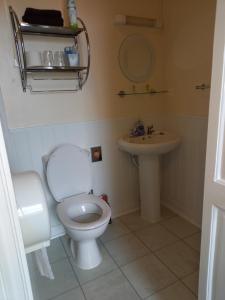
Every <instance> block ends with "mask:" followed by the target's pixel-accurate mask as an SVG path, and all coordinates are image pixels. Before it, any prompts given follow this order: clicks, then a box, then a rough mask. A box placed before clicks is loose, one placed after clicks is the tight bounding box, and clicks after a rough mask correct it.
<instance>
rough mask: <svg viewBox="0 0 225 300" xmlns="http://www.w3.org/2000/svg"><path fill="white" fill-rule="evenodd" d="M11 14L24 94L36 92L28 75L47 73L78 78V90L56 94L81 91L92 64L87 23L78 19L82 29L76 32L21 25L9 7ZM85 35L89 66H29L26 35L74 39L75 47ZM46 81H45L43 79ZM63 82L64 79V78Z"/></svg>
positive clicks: (50, 27) (66, 28) (69, 29)
mask: <svg viewBox="0 0 225 300" xmlns="http://www.w3.org/2000/svg"><path fill="white" fill-rule="evenodd" d="M9 13H10V19H11V23H12V29H13V36H14V41H15V47H16V54H17V60H18V66H19V72H20V77H21V84H22V89H23V91H24V92H26V91H27V90H30V91H31V92H34V90H33V88H32V86H31V85H30V84H28V74H32V73H39V74H43V73H47V74H53V73H62V74H65V73H67V74H68V73H74V74H76V78H77V80H78V88H74V89H68V90H67V89H61V90H60V89H57V90H55V92H60V91H62V92H65V91H69V92H71V91H78V90H81V89H82V87H83V86H84V84H85V83H86V81H87V79H88V76H89V71H90V62H91V55H90V40H89V36H88V32H87V28H86V26H85V23H84V22H83V21H82V20H81V19H80V18H78V20H79V22H80V24H81V27H80V28H77V29H76V30H73V29H71V28H68V27H56V26H42V25H31V24H27V23H20V22H19V19H18V16H17V14H16V13H15V11H14V10H13V8H12V7H11V6H10V7H9ZM82 33H84V35H85V40H86V44H87V65H86V66H76V67H72V66H63V67H59V66H51V67H46V66H32V67H30V66H27V61H26V54H25V51H26V50H25V42H24V38H23V37H24V36H25V35H32V36H49V37H57V38H61V37H62V38H70V39H73V41H74V44H75V46H76V45H77V44H78V40H77V37H78V35H79V34H82ZM43 80H44V79H43ZM62 80H64V78H63V77H62ZM38 92H41V93H43V92H54V90H52V89H51V90H43V91H38Z"/></svg>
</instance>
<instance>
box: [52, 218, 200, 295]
mask: <svg viewBox="0 0 225 300" xmlns="http://www.w3.org/2000/svg"><path fill="white" fill-rule="evenodd" d="M175 217H177V216H171V217H166V218H164V220H169V219H172V218H175ZM117 219H118V220H119V222H121V224H122V225H124V226H125V227H126V229H128V230H129V231H128V232H126V233H124V234H122V235H120V236H118V237H116V238H113V239H110V240H108V241H106V242H103V241H102V240H100V239H99V240H100V242H101V244H102V247H103V248H104V249H105V251H106V252H107V253H108V255H109V256H110V257H111V259H112V260H113V262H114V263H115V265H116V266H117V269H118V270H120V272H121V273H122V274H123V276H124V277H125V278H126V280H127V281H128V282H129V284H130V285H131V287H132V289H133V290H134V292H135V293H136V295H137V296H138V297H139V298H140V299H141V297H140V296H139V294H138V292H137V291H136V289H135V287H134V286H133V284H132V283H131V282H130V280H129V279H128V277H127V276H126V274H125V273H124V272H123V270H122V268H123V267H125V266H126V265H128V264H131V263H132V262H135V261H137V260H138V259H141V258H143V257H145V256H147V255H149V254H151V255H153V256H154V257H155V258H156V259H158V260H159V261H160V262H161V263H162V264H163V265H164V266H165V267H166V269H168V270H169V272H171V273H172V274H173V275H174V276H175V278H176V281H175V282H173V283H172V284H169V285H168V286H166V287H163V288H161V289H159V290H157V291H155V292H154V293H153V294H152V295H154V294H156V293H158V292H160V291H162V290H164V289H166V288H168V287H170V286H172V285H174V284H175V283H176V282H180V283H182V284H183V285H184V286H185V287H186V288H187V289H188V290H189V291H190V292H191V293H192V294H193V295H194V296H195V297H196V294H195V293H194V292H193V291H192V290H191V289H190V288H189V287H188V286H186V285H185V283H184V282H183V281H182V280H183V279H184V278H186V277H188V276H191V275H192V274H194V273H196V272H197V270H195V271H193V272H191V273H190V274H186V275H185V276H184V277H181V278H179V277H178V276H177V275H176V274H175V273H174V272H173V271H172V270H171V269H170V268H169V267H168V266H167V265H166V264H165V263H164V262H163V261H162V260H161V259H160V258H159V257H158V255H157V253H156V252H157V251H160V250H161V249H163V248H166V247H168V246H171V245H173V244H175V243H176V242H179V241H182V242H184V243H185V245H187V246H188V247H189V248H190V249H192V250H194V251H195V252H197V253H198V254H199V252H198V251H197V250H196V249H194V248H192V247H191V246H190V245H188V244H187V243H186V242H185V239H187V238H189V237H191V236H194V235H196V234H197V233H198V231H197V232H194V233H192V234H191V235H188V236H186V237H183V238H181V237H179V236H177V235H176V234H174V232H172V231H170V230H169V229H168V228H166V226H164V225H163V224H162V220H161V221H159V222H157V223H155V224H157V225H161V226H162V227H163V228H164V229H165V230H167V231H168V232H169V233H171V234H172V235H173V236H174V237H176V238H177V239H178V240H177V241H174V242H173V243H172V242H171V244H168V245H166V246H163V247H162V248H159V249H157V250H155V251H153V250H151V249H150V248H149V247H148V245H146V244H145V242H144V241H142V240H141V239H140V238H139V237H138V236H137V232H138V231H140V230H143V229H146V228H147V227H150V226H151V225H152V224H151V223H149V224H148V225H146V226H143V227H140V228H139V229H136V230H132V229H130V228H129V226H128V225H127V224H126V223H124V222H123V221H122V220H121V218H117ZM115 220H116V219H115ZM129 234H133V235H134V236H135V237H136V238H137V239H138V240H139V242H141V244H142V245H143V246H144V247H145V248H146V249H147V250H148V251H149V253H148V254H144V255H141V256H139V257H136V258H135V259H133V260H131V261H129V262H128V263H126V264H125V265H121V266H120V265H119V264H118V263H117V262H116V260H115V259H114V257H113V256H112V255H111V254H110V252H109V251H108V249H107V248H106V245H105V244H107V243H108V242H111V241H113V240H117V239H119V238H122V237H123V236H126V235H129ZM59 240H60V243H61V245H62V247H63V249H64V252H65V255H66V256H65V257H62V258H60V259H57V260H56V261H54V262H51V264H54V263H56V262H58V261H61V260H63V259H67V260H68V262H69V264H70V266H71V267H72V271H73V273H74V276H75V278H76V280H77V282H78V286H79V287H80V289H81V291H82V293H83V296H84V298H85V299H86V300H87V298H86V296H85V293H84V290H83V287H82V285H85V284H87V283H89V282H92V281H94V280H96V279H99V278H101V277H103V276H105V275H107V274H110V273H112V272H113V271H115V270H117V269H113V270H111V271H109V272H107V273H104V274H102V275H100V276H98V277H96V278H94V279H92V280H89V281H87V282H85V283H84V284H81V282H80V280H79V277H78V276H77V274H76V272H75V270H74V268H73V265H72V263H71V261H70V259H71V256H69V255H68V253H67V251H66V248H65V246H64V243H63V242H62V240H61V238H59ZM77 288H78V287H77ZM75 289H76V288H72V289H69V290H67V291H65V292H63V293H62V294H58V295H57V296H55V297H53V298H50V299H49V300H53V299H54V298H56V297H58V296H61V295H63V294H66V293H67V292H69V291H72V290H75ZM152 295H150V296H152ZM148 297H149V296H147V297H146V298H148Z"/></svg>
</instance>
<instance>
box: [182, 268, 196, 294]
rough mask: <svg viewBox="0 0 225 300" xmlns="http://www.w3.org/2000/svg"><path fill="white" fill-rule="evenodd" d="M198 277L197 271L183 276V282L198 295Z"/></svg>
mask: <svg viewBox="0 0 225 300" xmlns="http://www.w3.org/2000/svg"><path fill="white" fill-rule="evenodd" d="M198 277H199V272H195V273H193V274H191V275H189V276H187V277H185V278H183V280H182V281H183V283H184V284H185V285H186V286H187V287H188V288H189V289H190V290H191V291H192V292H193V293H194V294H195V295H198Z"/></svg>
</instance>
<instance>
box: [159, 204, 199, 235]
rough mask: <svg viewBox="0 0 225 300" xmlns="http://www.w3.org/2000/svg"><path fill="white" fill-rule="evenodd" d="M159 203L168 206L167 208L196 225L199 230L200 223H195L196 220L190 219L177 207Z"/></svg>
mask: <svg viewBox="0 0 225 300" xmlns="http://www.w3.org/2000/svg"><path fill="white" fill-rule="evenodd" d="M161 205H162V206H164V207H166V208H168V209H170V210H171V211H172V212H174V213H175V214H176V215H178V216H179V217H181V218H183V219H185V220H186V221H188V222H189V223H191V224H193V225H195V226H196V227H198V228H199V229H200V230H201V225H200V224H197V223H196V222H194V221H193V220H192V219H190V218H189V217H187V216H186V215H185V214H184V213H182V212H181V211H180V210H179V209H176V208H174V207H173V206H172V205H169V204H167V203H162V204H161Z"/></svg>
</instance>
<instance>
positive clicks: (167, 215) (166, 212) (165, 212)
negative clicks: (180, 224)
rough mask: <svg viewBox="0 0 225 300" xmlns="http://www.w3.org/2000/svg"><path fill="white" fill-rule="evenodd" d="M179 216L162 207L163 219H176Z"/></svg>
mask: <svg viewBox="0 0 225 300" xmlns="http://www.w3.org/2000/svg"><path fill="white" fill-rule="evenodd" d="M176 216H177V215H176V214H175V213H174V212H173V211H172V210H170V209H169V208H167V207H165V206H161V217H162V219H169V218H172V217H176Z"/></svg>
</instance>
